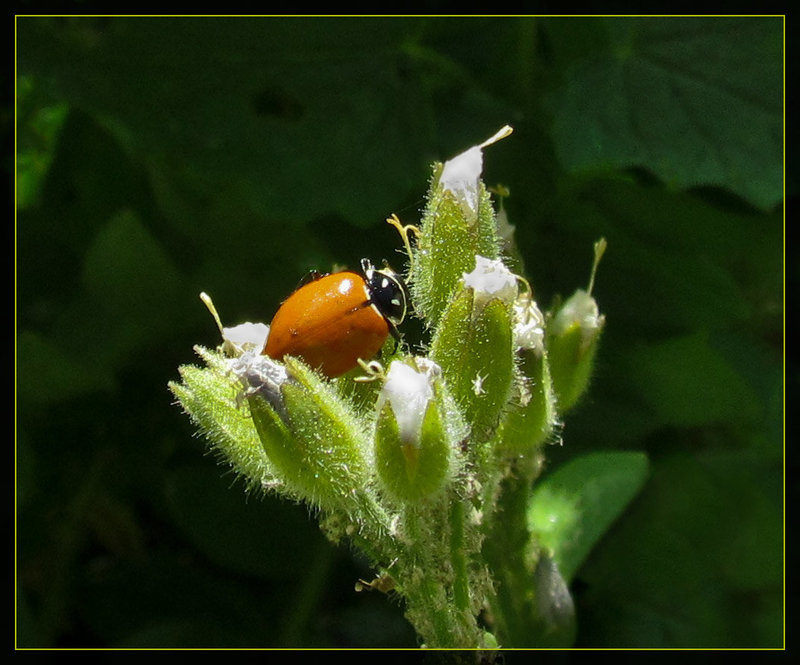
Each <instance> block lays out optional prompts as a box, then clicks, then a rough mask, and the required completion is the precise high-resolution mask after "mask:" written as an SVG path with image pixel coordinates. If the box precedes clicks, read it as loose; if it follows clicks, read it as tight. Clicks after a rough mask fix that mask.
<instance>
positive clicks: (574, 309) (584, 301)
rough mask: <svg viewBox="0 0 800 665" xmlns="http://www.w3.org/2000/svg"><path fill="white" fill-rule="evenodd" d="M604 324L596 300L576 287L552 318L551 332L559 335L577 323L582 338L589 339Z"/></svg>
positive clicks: (603, 318)
mask: <svg viewBox="0 0 800 665" xmlns="http://www.w3.org/2000/svg"><path fill="white" fill-rule="evenodd" d="M604 324H605V317H604V316H603V315H601V314H600V310H599V309H598V307H597V301H596V300H595V299H594V298H593V297H592V296H591V295H590V294H589V293H588V292H586V291H584V290H583V289H578V290H577V291H575V293H573V294H572V295H571V296H570V297H569V299H568V300H567V301H566V302H565V303H564V305H563V306H562V307H561V309H560V310H558V312H557V314H556V315H555V317H554V318H553V321H552V323H551V324H550V325H551V326H552V332H553V334H555V335H561V334H564V333H566V332H567V330H568V329H569V328H570V327H572V326H574V325H577V326H579V327H580V329H581V333H582V335H583V338H584V340H587V341H588V340H591V339H592V338H593V337H594V336H595V334H596V333H597V331H598V330H599V329H600V328H602V327H603V325H604Z"/></svg>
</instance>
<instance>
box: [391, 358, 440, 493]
mask: <svg viewBox="0 0 800 665" xmlns="http://www.w3.org/2000/svg"><path fill="white" fill-rule="evenodd" d="M431 365H432V364H431ZM438 374H439V368H438V367H436V366H435V365H432V366H429V367H427V368H425V369H424V370H423V371H417V370H416V369H415V368H413V367H411V366H409V365H407V364H405V363H403V362H401V361H395V362H393V363H392V364H391V365H390V367H389V371H388V373H387V376H386V383H385V384H384V386H383V389H382V390H381V394H380V396H379V398H378V421H377V424H376V429H375V464H376V467H377V471H378V479H379V481H380V483H381V487H382V489H383V490H384V492H385V493H386V494H387V496H389V497H390V498H391V499H393V500H395V501H397V502H401V503H416V502H419V501H421V500H424V499H426V498H429V497H432V496H434V495H435V494H436V493H437V492H438V491H439V490H441V489H442V488H444V487H445V486H446V485H447V482H448V481H449V479H450V478H451V477H452V475H453V474H452V471H453V463H452V458H453V451H454V449H455V447H454V445H452V444H451V442H450V437H449V436H448V432H447V429H446V427H445V423H444V419H443V416H442V414H441V413H440V408H441V403H442V400H441V399H440V398H438V395H437V393H438V392H439V391H440V390H441V388H438V389H437V386H436V384H435V378H436V377H437V376H438Z"/></svg>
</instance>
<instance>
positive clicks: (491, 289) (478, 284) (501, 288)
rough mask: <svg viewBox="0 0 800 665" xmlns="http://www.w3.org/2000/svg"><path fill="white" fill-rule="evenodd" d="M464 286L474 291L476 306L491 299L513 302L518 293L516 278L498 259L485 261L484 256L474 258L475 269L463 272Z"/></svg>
mask: <svg viewBox="0 0 800 665" xmlns="http://www.w3.org/2000/svg"><path fill="white" fill-rule="evenodd" d="M463 275H464V286H466V287H468V288H471V289H473V290H474V291H475V301H476V303H477V304H482V303H485V302H487V301H488V300H490V299H492V298H500V299H501V300H504V301H506V302H509V303H510V302H514V300H516V298H517V293H518V292H519V287H518V285H517V278H516V276H515V275H514V273H512V272H511V271H510V270H509V269H508V268H506V267H505V265H503V262H502V261H500V260H499V259H487V258H486V257H485V256H480V255H478V256H476V257H475V269H474V270H473V271H472V272H469V273H467V272H465V273H463Z"/></svg>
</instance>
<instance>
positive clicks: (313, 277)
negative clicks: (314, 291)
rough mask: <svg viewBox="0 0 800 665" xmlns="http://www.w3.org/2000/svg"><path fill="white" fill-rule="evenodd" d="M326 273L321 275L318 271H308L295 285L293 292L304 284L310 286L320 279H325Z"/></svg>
mask: <svg viewBox="0 0 800 665" xmlns="http://www.w3.org/2000/svg"><path fill="white" fill-rule="evenodd" d="M325 274H326V273H322V272H320V271H319V270H309V271H308V272H307V273H306V274H305V275H303V278H302V279H301V280H300V282H299V283H298V284H297V287H296V288H295V290H297V289H299V288H300V287H301V286H305V285H306V284H310V283H311V282H316V281H317V280H318V279H322V278H323V277H325Z"/></svg>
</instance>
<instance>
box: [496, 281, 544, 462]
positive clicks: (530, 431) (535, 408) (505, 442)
mask: <svg viewBox="0 0 800 665" xmlns="http://www.w3.org/2000/svg"><path fill="white" fill-rule="evenodd" d="M514 315H515V316H514V320H515V323H514V346H515V348H516V352H517V357H518V369H519V373H520V377H519V378H518V380H517V382H516V384H515V386H514V391H513V392H512V397H511V400H510V401H511V404H510V406H509V408H508V409H507V411H506V413H505V415H504V418H503V425H502V437H501V438H500V449H501V452H502V453H503V454H505V455H508V456H516V455H523V454H526V453H528V452H530V451H531V450H532V449H533V448H535V447H536V446H539V445H541V444H542V443H544V442H545V441H547V439H548V438H549V437H550V436H551V435H552V433H553V430H554V428H555V426H556V422H557V420H556V400H555V393H554V390H553V383H552V380H551V378H550V368H549V363H548V360H547V354H546V351H545V348H544V316H543V315H542V313H541V311H540V310H539V308H538V306H537V305H536V302H534V300H533V299H532V298H531V295H530V293H529V292H526V293H523V294H522V295H520V297H519V298H518V299H517V301H516V302H515V303H514Z"/></svg>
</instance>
